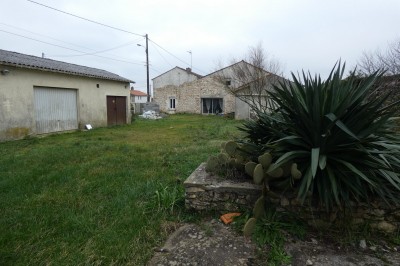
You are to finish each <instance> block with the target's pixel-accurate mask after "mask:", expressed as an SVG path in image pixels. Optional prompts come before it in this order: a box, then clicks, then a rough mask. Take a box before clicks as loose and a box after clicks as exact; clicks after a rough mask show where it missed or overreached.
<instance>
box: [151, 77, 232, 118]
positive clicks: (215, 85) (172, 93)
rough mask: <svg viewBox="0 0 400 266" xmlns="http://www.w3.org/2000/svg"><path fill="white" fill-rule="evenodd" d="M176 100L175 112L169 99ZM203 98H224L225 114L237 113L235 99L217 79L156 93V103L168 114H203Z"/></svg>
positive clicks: (210, 78)
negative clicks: (170, 106)
mask: <svg viewBox="0 0 400 266" xmlns="http://www.w3.org/2000/svg"><path fill="white" fill-rule="evenodd" d="M170 98H175V110H171V109H170V108H169V99H170ZM202 98H222V99H223V112H224V113H231V112H234V111H235V97H234V96H233V95H232V94H231V93H230V92H229V91H228V90H227V87H226V86H225V85H224V84H222V83H221V82H220V81H218V79H217V78H216V77H212V76H208V77H204V78H202V79H199V80H196V81H193V82H187V83H184V84H182V85H180V86H165V87H162V88H158V89H157V90H155V91H154V101H155V102H157V103H158V104H159V105H160V111H161V112H166V113H193V114H201V112H202V109H201V99H202Z"/></svg>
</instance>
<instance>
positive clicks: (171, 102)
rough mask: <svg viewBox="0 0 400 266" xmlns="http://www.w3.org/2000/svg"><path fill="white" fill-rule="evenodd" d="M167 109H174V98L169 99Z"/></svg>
mask: <svg viewBox="0 0 400 266" xmlns="http://www.w3.org/2000/svg"><path fill="white" fill-rule="evenodd" d="M169 109H175V98H170V99H169Z"/></svg>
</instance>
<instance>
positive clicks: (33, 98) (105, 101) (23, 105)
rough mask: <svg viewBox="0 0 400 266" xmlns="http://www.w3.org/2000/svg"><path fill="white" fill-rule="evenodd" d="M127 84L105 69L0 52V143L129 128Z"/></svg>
mask: <svg viewBox="0 0 400 266" xmlns="http://www.w3.org/2000/svg"><path fill="white" fill-rule="evenodd" d="M130 83H134V82H133V81H131V80H129V79H126V78H123V77H121V76H119V75H117V74H114V73H111V72H108V71H105V70H101V69H96V68H91V67H86V66H81V65H75V64H70V63H65V62H61V61H56V60H51V59H47V58H41V57H36V56H31V55H26V54H21V53H16V52H11V51H5V50H0V141H4V140H12V139H19V138H23V137H25V136H28V135H36V134H44V133H52V132H60V131H68V130H76V129H83V128H84V127H85V125H87V124H90V125H91V126H92V127H104V126H108V125H119V124H126V123H130V112H129V97H130V93H129V91H130V89H129V88H130Z"/></svg>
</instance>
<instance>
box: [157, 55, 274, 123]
mask: <svg viewBox="0 0 400 266" xmlns="http://www.w3.org/2000/svg"><path fill="white" fill-rule="evenodd" d="M237 67H246V68H254V66H253V65H251V64H249V63H247V62H245V61H240V62H237V63H235V64H232V65H230V66H228V67H225V68H222V69H220V70H217V71H215V72H213V73H211V74H209V75H206V76H204V77H201V78H199V79H197V80H195V81H192V82H186V83H183V84H181V85H174V84H168V83H165V86H163V87H157V88H156V87H155V86H154V101H155V102H157V103H158V104H159V105H160V111H162V112H166V113H197V114H229V113H235V118H236V119H247V118H250V115H251V110H250V107H249V105H248V104H246V103H245V102H244V101H242V100H241V99H239V98H238V97H236V96H235V95H234V94H233V93H232V91H236V90H242V91H243V92H245V93H248V95H249V97H250V96H251V95H252V92H253V91H254V90H253V89H252V85H251V83H248V84H242V83H241V82H240V81H239V80H238V79H237V78H236V77H235V73H234V69H235V68H237ZM263 72H265V75H271V77H272V76H274V77H276V75H272V74H271V73H268V72H267V71H263ZM167 73H168V72H167Z"/></svg>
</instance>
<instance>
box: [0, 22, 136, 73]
mask: <svg viewBox="0 0 400 266" xmlns="http://www.w3.org/2000/svg"><path fill="white" fill-rule="evenodd" d="M0 32H5V33H8V34H11V35H15V36H18V37H21V38H25V39H28V40H32V41H36V42H40V43H44V44H47V45H51V46H55V47H59V48H63V49H67V50H70V51H74V52H79V53H86V52H83V51H79V50H77V49H73V48H68V47H65V46H62V45H58V44H54V43H49V42H45V41H41V40H37V39H34V38H31V37H28V36H24V35H21V34H17V33H13V32H9V31H5V30H1V29H0ZM93 56H96V57H100V58H104V59H109V60H114V61H119V62H123V63H128V64H133V65H141V63H135V62H130V61H126V60H120V59H115V58H111V57H107V56H102V55H96V54H93Z"/></svg>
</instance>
